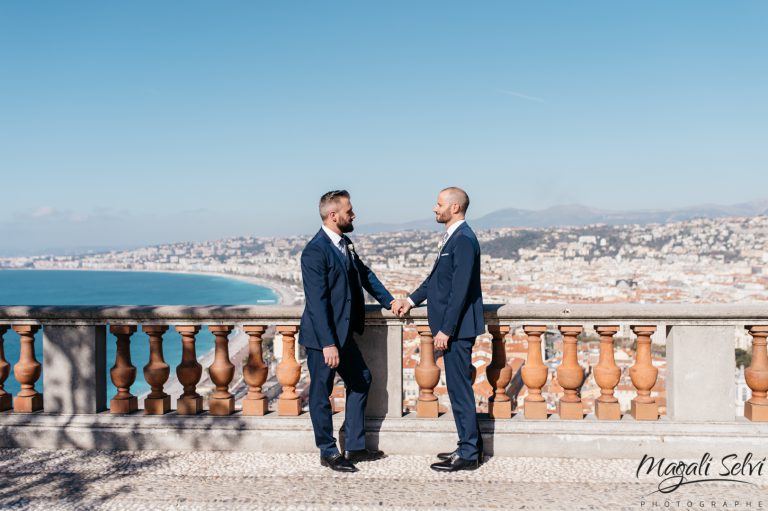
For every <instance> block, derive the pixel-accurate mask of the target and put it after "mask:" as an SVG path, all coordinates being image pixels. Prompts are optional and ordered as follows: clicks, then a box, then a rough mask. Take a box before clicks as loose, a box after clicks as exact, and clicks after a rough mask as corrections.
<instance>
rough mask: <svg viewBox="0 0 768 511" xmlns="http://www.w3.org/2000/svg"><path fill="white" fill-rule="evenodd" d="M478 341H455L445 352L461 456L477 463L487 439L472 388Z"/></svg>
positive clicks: (472, 338) (444, 360)
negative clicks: (484, 435)
mask: <svg viewBox="0 0 768 511" xmlns="http://www.w3.org/2000/svg"><path fill="white" fill-rule="evenodd" d="M474 342H475V338H474V337H471V338H464V339H452V340H451V341H449V343H448V349H447V350H445V351H444V352H443V362H444V363H445V384H446V386H447V387H448V398H449V399H450V401H451V409H452V410H453V420H454V421H455V422H456V430H457V431H458V433H459V441H458V451H459V456H460V457H462V458H464V459H465V460H476V459H478V457H479V456H480V452H481V451H482V450H483V437H482V436H481V435H480V425H479V424H478V421H477V413H476V411H475V392H474V390H473V389H472V345H473V344H474Z"/></svg>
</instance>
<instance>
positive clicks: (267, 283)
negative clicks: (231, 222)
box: [0, 268, 299, 305]
mask: <svg viewBox="0 0 768 511" xmlns="http://www.w3.org/2000/svg"><path fill="white" fill-rule="evenodd" d="M29 270H31V271H91V272H98V271H118V272H127V273H130V272H143V273H177V274H184V275H201V276H205V277H222V278H227V279H231V280H237V281H240V282H245V283H248V284H253V285H256V286H260V287H264V288H267V289H269V290H271V291H273V292H274V293H275V294H276V295H277V301H276V302H275V303H274V304H272V303H270V304H264V305H297V302H298V299H299V296H298V294H297V293H296V292H295V291H293V289H291V288H290V286H288V285H286V284H284V283H282V282H278V281H275V280H271V279H268V278H264V277H255V276H250V275H241V274H237V273H221V272H213V271H200V270H150V269H137V270H133V269H131V270H129V269H126V268H0V271H29ZM233 305H235V304H233Z"/></svg>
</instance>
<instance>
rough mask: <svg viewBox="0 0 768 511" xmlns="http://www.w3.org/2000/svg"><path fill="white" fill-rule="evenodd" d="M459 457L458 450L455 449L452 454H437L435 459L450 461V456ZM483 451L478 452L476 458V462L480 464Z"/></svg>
mask: <svg viewBox="0 0 768 511" xmlns="http://www.w3.org/2000/svg"><path fill="white" fill-rule="evenodd" d="M458 455H459V449H458V448H457V449H456V450H455V451H453V452H439V453H437V459H439V460H449V459H451V456H458ZM483 456H484V455H483V451H480V454H478V456H477V460H478V461H479V462H480V463H481V464H482V463H483Z"/></svg>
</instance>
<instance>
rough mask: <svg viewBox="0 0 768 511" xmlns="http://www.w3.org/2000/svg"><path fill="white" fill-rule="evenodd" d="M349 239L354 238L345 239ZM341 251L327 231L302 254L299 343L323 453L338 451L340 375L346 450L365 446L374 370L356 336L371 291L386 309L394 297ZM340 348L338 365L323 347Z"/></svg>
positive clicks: (354, 258)
mask: <svg viewBox="0 0 768 511" xmlns="http://www.w3.org/2000/svg"><path fill="white" fill-rule="evenodd" d="M344 240H345V241H346V242H347V243H349V239H348V238H346V237H344ZM347 252H348V253H347V255H345V254H344V253H342V251H341V250H339V248H338V247H337V246H335V245H334V244H333V242H332V241H331V239H330V238H329V237H328V235H327V234H326V233H325V231H324V230H323V229H320V231H319V232H318V233H317V234H316V235H315V237H314V238H312V240H310V242H309V243H307V246H306V247H304V251H303V252H302V254H301V275H302V279H303V281H304V297H305V306H304V313H303V314H302V316H301V325H300V328H299V344H301V345H302V346H304V347H305V348H306V350H307V366H308V369H309V375H310V378H311V382H310V387H309V413H310V417H311V418H312V427H313V429H314V432H315V443H316V445H317V447H318V448H319V449H320V454H321V455H322V456H331V455H333V454H336V453H338V452H339V451H338V449H337V447H336V439H335V438H334V437H333V420H332V414H331V405H330V402H329V396H330V395H331V391H332V390H333V381H334V378H335V376H336V373H337V372H338V373H339V376H341V378H342V379H343V380H344V384H345V386H346V390H347V401H346V407H345V408H346V410H345V419H344V433H345V439H346V449H347V450H349V451H352V450H359V449H365V405H366V403H367V401H368V390H369V388H370V385H371V372H370V371H369V370H368V367H367V366H366V365H365V361H364V360H363V357H362V355H361V353H360V350H359V349H358V347H357V344H356V343H355V340H354V338H353V335H352V334H353V332H354V333H357V334H362V333H363V329H364V328H365V300H364V297H363V289H365V290H366V291H368V292H369V293H370V294H371V295H372V296H373V297H374V298H375V299H376V300H377V301H378V302H379V303H380V304H381V305H382V307H386V308H389V306H390V303H391V302H392V300H393V297H392V295H391V294H390V293H389V291H387V290H386V288H385V287H384V285H383V284H382V283H381V282H380V281H379V279H378V278H376V275H375V274H374V273H373V272H372V271H371V270H370V268H368V267H367V266H366V265H365V264H363V262H362V261H361V260H360V258H359V257H358V256H357V254H356V253H355V252H354V251H353V250H348V251H347ZM334 345H335V346H336V347H337V348H338V349H339V366H338V367H337V368H336V369H331V368H330V367H328V366H327V365H326V364H325V357H324V356H323V351H322V350H323V348H324V347H327V346H334Z"/></svg>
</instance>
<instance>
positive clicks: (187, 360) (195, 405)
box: [176, 325, 203, 415]
mask: <svg viewBox="0 0 768 511" xmlns="http://www.w3.org/2000/svg"><path fill="white" fill-rule="evenodd" d="M176 331H177V332H179V334H181V363H179V365H178V366H177V367H176V377H177V378H178V379H179V383H181V385H182V386H183V387H184V392H183V393H182V394H181V396H179V398H178V399H177V400H176V413H177V414H178V415H197V414H198V413H200V412H202V411H203V397H202V396H201V395H200V394H198V393H197V384H198V382H200V377H201V376H202V375H203V366H201V365H200V363H199V362H198V361H197V353H196V352H195V336H196V335H197V333H198V332H199V331H200V326H198V325H181V326H177V327H176Z"/></svg>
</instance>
